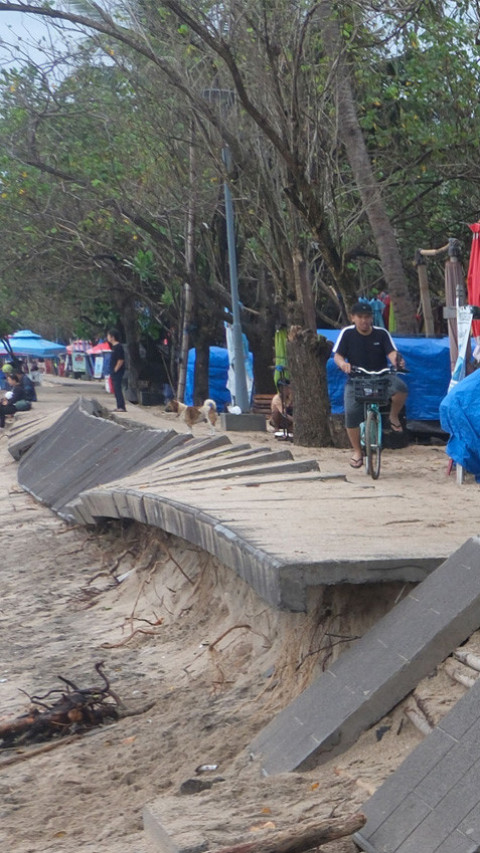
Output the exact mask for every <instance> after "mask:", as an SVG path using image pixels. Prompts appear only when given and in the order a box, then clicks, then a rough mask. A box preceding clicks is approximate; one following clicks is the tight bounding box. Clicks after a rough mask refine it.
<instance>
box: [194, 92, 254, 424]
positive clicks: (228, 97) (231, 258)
mask: <svg viewBox="0 0 480 853" xmlns="http://www.w3.org/2000/svg"><path fill="white" fill-rule="evenodd" d="M203 95H204V97H205V98H206V99H207V100H209V101H214V102H217V103H219V104H220V106H221V108H222V110H223V111H224V113H225V112H226V110H227V109H228V108H229V107H230V106H231V104H232V102H233V92H232V91H231V90H230V89H205V90H204V92H203ZM231 159H232V158H231V154H230V149H229V147H228V145H227V144H226V143H224V144H223V147H222V160H223V163H224V165H225V170H226V177H225V180H224V182H223V192H224V199H225V219H226V225H227V249H228V270H229V277H230V296H231V300H232V318H233V323H232V338H233V365H232V367H233V372H234V375H235V404H236V405H237V406H238V407H239V408H240V409H241V411H242V412H248V411H249V410H250V400H249V396H248V388H247V373H246V370H245V353H244V346H243V334H242V323H241V319H240V300H239V298H238V270H237V250H236V242H235V225H234V213H233V199H232V193H231V190H230V186H229V184H228V175H229V174H230V171H231Z"/></svg>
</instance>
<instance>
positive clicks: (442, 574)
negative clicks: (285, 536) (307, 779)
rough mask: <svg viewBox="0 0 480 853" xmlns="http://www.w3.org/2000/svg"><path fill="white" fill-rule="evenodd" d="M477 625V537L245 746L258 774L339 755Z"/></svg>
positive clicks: (479, 596)
mask: <svg viewBox="0 0 480 853" xmlns="http://www.w3.org/2000/svg"><path fill="white" fill-rule="evenodd" d="M479 625H480V538H479V537H474V538H472V539H470V540H469V541H468V542H466V543H465V544H464V545H463V546H462V547H461V548H459V549H458V551H456V552H455V553H454V554H453V555H452V556H451V557H450V558H449V559H448V560H446V561H445V562H444V563H443V564H442V565H441V566H440V567H439V568H438V569H436V570H435V571H434V572H432V574H431V575H430V576H429V577H428V578H427V579H426V580H425V581H423V583H422V584H420V585H419V586H418V587H415V588H414V589H413V590H411V592H410V593H409V594H408V595H407V597H406V598H405V599H404V600H403V601H401V602H400V604H397V605H396V606H395V607H394V608H393V609H392V610H391V611H390V612H389V613H388V614H387V615H386V616H384V617H383V618H382V619H380V620H379V621H378V622H377V623H376V625H375V626H374V627H373V628H372V629H371V630H370V631H368V632H367V633H366V634H365V635H364V636H363V637H362V638H361V639H360V640H358V641H357V642H356V643H355V644H354V645H353V646H351V647H350V648H349V649H348V650H347V651H345V652H344V653H343V654H342V655H341V656H340V657H339V658H338V660H337V661H336V662H335V663H334V664H333V666H332V667H330V669H329V670H328V672H326V673H324V674H323V675H321V676H320V677H319V678H318V679H317V680H316V681H315V682H314V683H313V684H311V685H310V686H309V687H308V688H307V689H306V690H305V691H304V692H303V693H302V694H301V695H300V696H299V697H298V698H297V699H295V700H294V701H293V702H292V703H291V704H290V705H288V706H287V707H286V708H285V709H284V710H283V711H282V712H281V713H280V714H278V715H277V716H276V717H275V719H274V720H273V721H272V722H271V723H270V724H269V725H268V726H266V727H265V728H264V729H263V730H262V731H261V732H260V733H259V734H258V735H257V737H256V738H255V740H254V741H253V742H252V743H251V745H250V747H249V751H250V753H251V754H252V756H253V757H255V758H258V759H260V761H261V764H262V769H263V772H264V773H265V774H271V773H282V772H286V771H289V770H305V769H308V768H310V767H313V766H316V765H317V764H319V763H322V762H323V761H326V760H328V759H330V758H332V757H333V756H335V755H338V754H339V753H341V752H343V751H344V750H345V749H347V748H348V747H349V746H351V745H352V744H353V743H355V741H356V739H357V738H358V736H359V735H360V734H361V732H362V731H364V730H365V729H366V728H368V727H369V726H371V725H372V724H373V723H375V722H376V721H377V720H378V719H380V717H382V716H383V715H384V714H386V713H388V711H390V710H391V708H393V707H394V705H396V704H397V703H398V702H399V701H400V700H401V699H403V698H404V697H405V696H406V695H407V693H409V692H410V690H412V689H413V688H414V687H415V686H416V685H417V684H418V682H419V681H420V680H421V679H422V678H424V677H425V676H426V675H428V673H429V672H431V671H432V669H433V668H434V666H435V665H437V664H439V663H440V662H441V661H442V660H444V659H445V658H446V657H447V656H448V655H449V654H450V653H451V651H452V650H453V649H454V648H455V647H456V646H458V645H459V644H460V643H461V642H463V641H464V640H465V639H466V638H467V637H468V636H469V635H470V634H471V633H472V632H473V631H475V630H476V629H477V628H478V626H479Z"/></svg>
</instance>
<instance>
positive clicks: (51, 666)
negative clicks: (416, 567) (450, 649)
mask: <svg viewBox="0 0 480 853" xmlns="http://www.w3.org/2000/svg"><path fill="white" fill-rule="evenodd" d="M78 393H84V394H85V395H86V396H96V397H97V398H98V399H99V400H100V401H101V402H102V403H103V404H106V405H108V406H109V407H110V408H112V409H113V407H114V406H113V404H112V401H111V398H108V397H107V395H106V394H105V392H104V391H103V388H102V387H101V386H100V385H95V384H94V383H77V384H75V383H72V384H66V383H65V382H60V381H56V382H52V383H51V384H45V385H44V386H42V387H41V388H40V391H39V398H40V399H39V402H38V403H37V404H36V406H35V414H38V413H40V412H42V411H45V412H47V411H50V410H51V409H52V408H55V407H58V408H59V409H60V408H61V407H62V406H65V405H68V404H69V403H70V402H71V401H72V400H73V399H74V398H75V396H76V395H77V394H78ZM21 417H22V418H28V415H22V416H21ZM128 417H134V418H135V419H138V420H141V421H143V422H144V423H147V424H149V425H151V426H153V425H155V426H158V427H159V428H162V429H163V428H170V427H172V426H173V427H174V428H178V429H179V430H181V429H182V426H181V424H180V425H179V424H178V421H176V419H175V418H174V416H172V415H167V414H165V413H163V412H162V411H161V410H160V409H140V408H139V407H130V410H129V412H128ZM197 429H198V432H197V434H200V435H201V434H202V430H203V429H204V428H203V427H198V428H197ZM205 430H206V427H205ZM229 435H230V437H231V439H232V440H233V441H244V440H245V438H246V437H247V438H248V440H250V441H252V442H255V443H258V442H260V443H264V444H269V445H271V446H277V442H276V440H275V438H274V437H273V436H272V435H271V434H254V435H248V436H245V434H237V435H235V434H233V433H230V434H229ZM292 450H293V452H294V454H295V455H298V456H300V457H307V456H308V457H311V456H315V457H316V458H318V459H319V461H320V464H321V469H322V470H323V471H329V470H331V471H332V472H335V471H336V472H338V471H339V470H343V469H345V470H347V467H348V451H341V450H328V449H319V450H313V451H312V449H297V448H292ZM0 464H1V470H2V476H1V489H0V542H1V545H2V555H3V559H2V568H1V574H0V589H1V603H0V717H1V720H0V724H2V725H4V724H6V723H7V722H8V721H9V720H11V719H13V718H14V717H15V716H16V715H18V714H21V713H24V712H25V711H26V710H27V709H28V707H29V704H30V702H29V698H28V697H29V696H32V695H41V694H45V693H47V692H48V691H49V690H50V689H52V688H58V687H59V686H60V683H59V681H58V676H59V675H61V676H63V677H65V678H68V679H69V680H71V681H73V682H75V683H76V684H77V685H78V686H80V687H82V688H84V687H90V686H92V685H97V684H98V685H100V682H99V678H98V675H97V673H96V672H95V669H94V665H95V663H98V662H99V661H104V666H105V672H106V674H107V676H108V678H109V680H110V682H111V686H112V689H113V690H114V691H115V693H116V694H117V695H118V696H119V697H120V698H121V700H122V701H123V703H124V704H125V705H126V706H127V708H128V709H130V710H135V709H137V710H138V709H142V708H144V707H145V706H146V705H149V704H152V703H154V704H153V705H152V707H150V709H149V710H147V711H144V712H143V713H141V714H139V715H138V716H127V717H126V718H124V719H122V720H120V721H118V722H115V723H113V724H110V725H107V726H105V727H102V728H99V729H95V730H92V732H91V733H89V734H88V735H86V736H83V737H79V738H78V739H77V740H75V741H73V742H71V743H60V745H59V746H58V747H57V748H56V749H54V750H52V751H50V752H45V753H41V754H39V755H37V756H33V757H32V756H30V754H29V750H31V747H21V748H16V749H4V750H2V751H0V767H1V770H2V772H1V776H0V795H1V798H0V842H2V849H4V850H12V851H15V853H40V851H42V853H43V851H62V853H63V851H67V850H68V851H69V853H70V851H75V853H127V851H128V853H145V851H146V849H147V847H146V842H145V838H144V834H143V831H142V816H141V815H142V808H143V806H144V805H145V804H146V803H148V802H151V801H153V800H155V799H156V798H158V797H160V796H162V797H163V798H165V804H166V805H165V811H166V813H168V814H169V815H170V816H171V814H172V811H174V812H176V815H177V818H176V819H177V820H183V821H184V822H185V828H186V829H187V828H189V827H190V826H191V823H192V820H198V821H199V822H204V823H205V824H206V827H205V832H206V833H207V835H208V832H209V829H208V827H209V826H211V825H212V823H215V822H216V825H217V829H216V832H217V834H218V833H219V834H220V835H222V836H223V837H224V840H225V843H232V842H233V841H235V840H236V839H237V838H239V837H241V836H242V835H244V834H248V833H255V832H259V831H262V827H263V832H265V833H268V832H269V831H273V830H275V829H280V828H285V827H288V826H291V825H292V824H294V823H297V821H299V820H300V821H302V820H308V821H312V820H316V819H318V820H321V819H324V818H328V817H331V816H337V817H342V816H345V817H346V816H349V815H351V814H353V813H354V812H356V811H358V810H359V808H361V805H362V803H363V802H364V800H365V799H366V798H367V797H368V795H369V794H370V793H371V792H373V791H374V790H375V788H376V787H377V786H378V785H379V784H380V783H381V781H382V780H383V779H384V778H386V776H387V775H389V773H390V772H392V770H393V769H394V768H395V767H396V766H398V764H399V762H400V761H401V760H402V758H403V757H405V756H406V755H407V754H408V753H409V752H410V751H411V749H412V748H414V746H415V745H416V744H417V743H419V742H420V741H421V740H422V737H423V736H422V734H420V732H419V731H418V729H416V728H415V727H414V726H413V725H412V723H411V722H410V721H409V719H408V718H407V716H406V715H405V707H406V706H407V705H408V704H411V703H412V698H411V697H410V698H407V699H406V700H405V702H403V703H401V705H399V706H397V707H396V708H395V709H394V711H393V712H392V714H391V715H389V716H388V717H386V718H384V720H382V721H380V722H379V723H378V724H377V725H376V726H374V727H373V728H372V729H371V730H370V731H368V732H366V733H365V734H364V735H363V736H362V737H361V738H360V740H359V742H358V743H357V744H356V746H355V747H354V748H352V749H351V750H349V751H348V752H347V753H345V754H344V755H342V756H340V757H339V758H337V759H334V760H333V761H332V762H331V763H330V764H327V765H326V766H324V767H322V768H319V769H317V770H314V771H311V772H309V773H305V774H288V775H282V776H277V777H272V778H270V779H263V778H261V776H260V774H259V770H258V766H256V765H255V764H254V763H252V762H251V761H250V760H249V757H248V754H247V752H246V750H245V747H246V746H247V745H248V743H249V742H250V740H251V739H252V737H253V736H254V734H255V733H256V732H257V731H258V730H259V728H261V727H262V726H263V725H264V724H265V723H266V722H268V721H269V720H270V719H271V718H272V716H273V715H274V713H275V712H276V711H277V710H279V709H280V708H281V707H283V706H284V705H285V704H286V703H287V702H288V701H290V700H291V699H292V698H293V697H294V696H295V695H296V694H297V693H298V692H299V691H300V690H302V689H303V688H304V687H305V686H306V685H307V684H308V683H309V682H310V681H311V680H312V678H314V677H315V675H316V674H318V672H319V671H320V669H321V668H322V667H326V666H328V665H329V664H330V663H331V662H332V660H333V659H334V658H335V657H336V655H337V654H338V653H339V651H340V649H341V648H344V647H345V646H346V644H347V642H348V639H349V638H354V637H355V636H358V634H359V633H361V632H362V631H363V630H365V627H366V626H367V624H368V622H369V621H371V620H372V618H375V617H376V615H378V613H380V612H381V611H382V610H385V609H387V608H388V607H389V606H391V604H392V602H393V601H394V600H395V597H396V596H397V595H398V592H399V585H398V584H397V585H393V584H392V585H385V586H384V587H383V588H382V589H381V590H378V601H377V605H376V609H377V610H378V613H376V612H375V608H372V607H370V612H369V614H368V615H367V616H366V615H365V609H366V603H365V602H366V597H365V593H363V594H362V591H358V593H355V597H354V598H353V599H352V592H351V591H350V592H349V593H348V595H349V596H350V599H348V601H346V599H342V594H343V593H342V591H341V590H338V591H337V593H336V598H334V602H333V607H332V603H331V602H330V605H329V615H328V618H326V617H325V610H324V608H323V601H322V593H321V592H319V596H318V600H317V601H316V603H315V606H314V607H313V608H312V611H311V612H310V613H308V614H287V613H276V612H273V611H271V610H270V609H269V608H268V607H267V605H265V603H264V602H263V601H261V600H260V599H259V598H258V597H257V596H256V595H255V594H254V593H253V592H252V591H251V590H250V589H249V588H247V587H246V586H245V585H244V584H243V582H242V581H240V580H239V579H237V578H236V577H235V576H234V575H233V573H232V572H230V570H228V569H226V568H224V567H223V566H221V565H219V563H218V562H217V561H216V560H214V559H213V558H211V557H209V556H208V555H205V554H203V553H201V552H199V551H197V550H196V549H195V548H193V547H192V546H190V545H188V544H187V543H184V542H181V541H179V540H174V539H172V538H171V537H164V536H162V535H161V534H160V533H159V532H158V531H150V530H148V529H145V528H142V527H140V526H137V525H126V524H125V525H124V524H121V523H117V522H115V523H109V524H106V525H105V526H104V527H102V529H101V530H99V531H95V532H93V531H91V530H85V529H82V528H77V527H74V528H68V527H66V525H65V524H64V523H63V522H62V521H61V520H60V519H58V518H57V517H56V516H54V515H53V514H52V513H51V512H50V511H49V510H48V509H47V508H45V507H43V506H41V505H39V504H37V503H35V501H34V500H33V499H32V498H31V497H30V496H29V495H27V494H25V493H24V492H23V491H22V490H21V489H19V487H18V485H17V479H16V463H15V462H14V461H13V460H12V458H11V457H10V455H9V454H8V451H7V437H6V436H4V437H2V438H0ZM384 476H385V478H388V477H395V482H396V488H395V492H396V494H398V493H399V490H402V491H404V493H405V495H408V491H409V490H415V493H416V494H417V495H418V494H419V493H421V494H422V495H423V496H424V506H425V519H423V520H419V524H422V525H430V529H431V535H432V537H435V535H436V527H437V526H438V525H448V526H449V527H450V528H451V530H452V539H453V540H455V541H456V540H457V539H459V540H460V541H464V539H466V538H468V536H469V535H473V534H475V533H476V532H477V521H476V513H475V510H474V507H475V500H476V498H477V491H478V486H477V485H476V484H475V483H474V482H473V481H471V480H469V479H468V478H467V482H466V483H465V485H464V486H462V487H458V486H457V485H456V483H455V481H454V478H453V477H450V478H448V477H447V476H446V457H445V453H444V450H443V448H438V447H420V446H415V447H410V448H407V449H405V450H402V451H397V452H396V453H395V454H394V453H389V454H385V467H384ZM348 477H349V479H351V478H363V480H362V482H364V485H365V486H367V485H368V481H367V478H366V477H365V475H364V474H363V473H362V472H354V471H350V469H348ZM392 500H395V498H392ZM348 519H349V520H348V523H349V524H350V525H355V513H354V510H353V509H352V508H350V509H349V516H348ZM392 535H395V531H393V532H392ZM400 535H401V533H400ZM462 537H463V538H462ZM452 550H453V549H452ZM376 589H377V588H376ZM368 597H369V598H370V599H371V596H370V591H369V595H368ZM346 603H347V604H348V606H345V604H346ZM339 634H341V635H342V637H343V638H344V640H343V645H342V644H339V643H338V642H337V641H335V640H334V639H333V638H334V636H337V635H339ZM469 647H470V648H471V649H472V650H473V651H476V652H477V653H478V650H479V649H480V642H479V638H478V636H477V635H474V637H472V638H471V641H470V643H469ZM463 692H464V688H463V687H460V686H459V685H458V684H456V683H454V682H452V681H451V679H450V678H449V677H448V675H447V674H446V671H445V668H444V667H439V669H438V671H437V672H436V674H435V677H432V678H429V679H426V680H425V681H424V682H422V683H421V684H420V685H419V687H418V688H417V691H416V695H417V698H420V700H421V703H422V704H423V705H424V707H426V708H427V710H428V713H429V715H430V716H431V718H432V720H433V721H434V722H435V721H437V720H438V719H440V718H441V717H442V716H443V715H444V714H445V713H446V712H447V711H448V709H449V708H450V707H451V706H452V704H453V703H454V702H455V701H456V700H457V698H458V697H459V696H460V695H462V694H463ZM26 694H27V695H26ZM12 762H14V763H12ZM2 764H3V766H2ZM203 764H208V765H217V767H216V769H215V771H207V772H205V773H197V772H196V768H198V767H199V766H200V765H203ZM192 778H195V779H197V780H198V779H201V780H207V781H210V782H212V785H211V788H210V790H208V791H206V792H204V793H201V794H185V795H181V794H180V793H179V791H180V786H181V785H182V783H183V782H185V781H186V780H189V779H192ZM213 780H216V781H213ZM160 802H161V801H160ZM193 815H196V817H195V818H193ZM219 827H220V828H219ZM252 837H253V836H252ZM212 840H213V841H215V840H217V836H216V835H215V834H214V835H212ZM322 849H324V850H326V851H336V853H352V851H353V850H354V849H355V848H354V845H353V843H352V842H351V841H350V840H343V841H338V842H332V843H331V844H330V845H326V846H325V847H323V848H322Z"/></svg>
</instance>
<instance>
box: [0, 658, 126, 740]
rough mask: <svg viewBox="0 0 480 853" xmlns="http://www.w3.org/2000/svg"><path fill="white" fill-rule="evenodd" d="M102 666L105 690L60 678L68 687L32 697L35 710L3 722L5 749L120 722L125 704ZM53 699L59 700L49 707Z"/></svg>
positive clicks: (1, 734)
mask: <svg viewBox="0 0 480 853" xmlns="http://www.w3.org/2000/svg"><path fill="white" fill-rule="evenodd" d="M102 667H103V662H102V663H97V664H95V669H96V671H97V673H98V674H99V676H100V677H101V679H102V680H103V682H104V687H87V688H80V687H77V685H76V684H74V683H73V681H69V680H68V679H67V678H63V677H62V676H58V677H59V680H60V681H62V682H63V684H64V685H65V687H63V688H54V689H52V690H49V691H48V693H46V694H44V695H43V696H29V697H28V698H29V699H30V701H31V702H32V707H31V708H30V710H29V711H28V713H26V714H22V715H21V716H20V717H17V718H16V719H14V720H9V721H7V722H3V723H0V741H1V747H2V748H6V747H11V746H19V745H21V744H24V743H32V742H33V743H35V742H39V741H43V740H49V739H50V738H54V737H58V736H65V735H71V734H75V733H77V732H79V731H83V730H85V729H87V728H90V727H92V726H98V725H101V724H102V723H103V722H104V721H105V720H106V719H114V720H116V719H118V716H119V713H118V708H119V706H122V703H121V702H120V699H119V698H118V696H116V694H115V693H114V692H113V691H112V690H111V688H110V683H109V681H108V679H107V677H106V675H105V674H104V672H103V669H102ZM53 696H58V697H59V698H57V700H56V701H55V702H54V703H53V704H48V703H47V702H46V701H45V700H47V699H48V698H49V697H53Z"/></svg>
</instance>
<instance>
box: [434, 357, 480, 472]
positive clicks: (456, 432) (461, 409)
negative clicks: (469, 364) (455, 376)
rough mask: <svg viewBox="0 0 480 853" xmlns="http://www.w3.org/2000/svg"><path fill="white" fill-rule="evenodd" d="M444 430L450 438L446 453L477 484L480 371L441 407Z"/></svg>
mask: <svg viewBox="0 0 480 853" xmlns="http://www.w3.org/2000/svg"><path fill="white" fill-rule="evenodd" d="M440 423H441V425H442V429H444V430H445V432H448V433H449V434H450V438H449V440H448V444H447V447H446V452H447V454H448V455H449V456H450V458H451V459H453V461H454V462H456V463H457V465H462V466H463V468H465V469H466V470H467V471H470V473H471V474H475V476H476V478H477V480H478V479H479V477H480V370H476V371H475V372H474V373H471V374H470V376H466V377H465V379H462V381H461V382H459V383H458V385H455V386H454V388H452V390H451V391H450V392H449V393H448V394H447V396H446V397H444V399H443V400H442V402H441V404H440Z"/></svg>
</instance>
